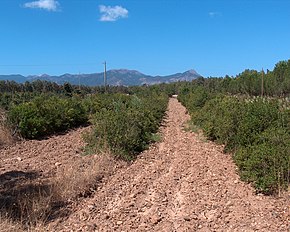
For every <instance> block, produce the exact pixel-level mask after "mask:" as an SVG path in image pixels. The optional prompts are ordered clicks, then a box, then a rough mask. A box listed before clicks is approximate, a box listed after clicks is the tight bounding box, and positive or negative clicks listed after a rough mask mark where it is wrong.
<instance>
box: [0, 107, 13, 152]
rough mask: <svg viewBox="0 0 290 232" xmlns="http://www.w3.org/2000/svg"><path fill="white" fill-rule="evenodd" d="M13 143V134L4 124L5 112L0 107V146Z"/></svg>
mask: <svg viewBox="0 0 290 232" xmlns="http://www.w3.org/2000/svg"><path fill="white" fill-rule="evenodd" d="M12 143H13V136H12V134H11V131H10V129H9V128H8V126H7V124H6V114H5V112H4V111H3V110H1V109H0V147H1V146H4V145H10V144H12Z"/></svg>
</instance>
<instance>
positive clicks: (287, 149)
mask: <svg viewBox="0 0 290 232" xmlns="http://www.w3.org/2000/svg"><path fill="white" fill-rule="evenodd" d="M197 90H198V89H197ZM204 91H205V90H204ZM201 92H202V91H200V90H198V91H197V92H194V91H192V92H190V94H188V95H187V96H184V95H183V96H180V99H181V100H182V101H183V102H185V105H187V107H188V105H191V107H190V106H189V107H188V109H189V110H190V113H191V115H192V121H193V122H194V123H195V124H197V125H199V126H200V127H201V128H202V129H203V130H204V132H205V134H206V136H207V137H208V138H209V139H211V140H214V141H217V142H219V143H223V144H225V150H226V151H233V152H234V160H235V162H236V164H237V165H238V167H239V170H240V174H241V177H242V179H244V180H247V181H250V182H252V183H254V186H255V187H256V188H257V190H258V191H261V192H264V193H274V192H276V191H280V190H281V189H282V188H285V187H287V185H288V184H289V179H290V176H289V175H290V155H289V154H290V127H289V125H290V117H289V108H287V107H289V103H287V102H284V103H283V104H282V103H281V102H279V101H278V100H274V99H267V98H245V99H243V98H241V97H230V96H224V95H216V96H215V97H211V98H208V95H204V96H205V97H204V98H203V100H205V104H204V106H203V107H197V106H199V103H200V102H203V100H201V99H200V96H201ZM194 95H196V96H195V97H194ZM211 96H213V95H211Z"/></svg>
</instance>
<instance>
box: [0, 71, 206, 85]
mask: <svg viewBox="0 0 290 232" xmlns="http://www.w3.org/2000/svg"><path fill="white" fill-rule="evenodd" d="M106 74H107V84H108V85H112V86H118V85H124V86H133V85H144V84H146V85H153V84H160V83H171V82H178V81H192V80H193V79H196V78H198V77H200V76H201V75H200V74H198V73H197V72H196V71H195V70H194V69H190V70H188V71H185V72H183V73H175V74H172V75H166V76H151V75H146V74H143V73H141V72H139V71H137V70H129V69H111V70H108V71H107V73H106ZM0 80H9V81H16V82H18V83H24V82H26V81H29V82H32V81H36V80H42V81H51V82H55V83H57V84H64V83H66V82H69V83H71V84H74V85H79V84H81V85H88V86H96V85H103V84H104V72H101V73H91V74H70V73H65V74H62V75H59V76H55V75H48V74H42V75H28V76H22V75H20V74H12V75H0Z"/></svg>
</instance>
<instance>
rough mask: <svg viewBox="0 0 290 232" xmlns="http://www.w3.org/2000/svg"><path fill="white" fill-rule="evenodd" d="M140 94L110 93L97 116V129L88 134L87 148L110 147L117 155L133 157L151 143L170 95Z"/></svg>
mask: <svg viewBox="0 0 290 232" xmlns="http://www.w3.org/2000/svg"><path fill="white" fill-rule="evenodd" d="M138 95H139V96H137V95H134V96H126V95H121V94H116V95H106V99H103V101H102V105H101V108H100V110H99V111H96V112H95V114H94V116H93V120H92V121H93V126H94V129H93V133H92V134H91V135H90V136H86V141H87V142H88V147H89V148H87V150H92V149H94V148H95V149H96V150H104V149H109V150H110V151H111V152H112V153H113V154H114V155H115V156H117V157H119V158H122V159H125V160H131V159H133V158H134V157H135V156H136V154H138V153H139V152H141V151H142V150H144V149H145V148H146V147H147V145H148V143H150V142H151V141H152V140H153V139H154V137H152V134H153V133H155V132H156V131H157V129H158V127H159V124H160V122H161V120H162V117H163V115H164V113H165V110H166V107H167V100H168V97H167V96H166V95H164V94H159V95H157V94H154V93H152V94H151V95H150V96H147V93H146V94H145V93H144V92H143V93H142V94H141V93H139V94H138ZM141 95H143V96H141Z"/></svg>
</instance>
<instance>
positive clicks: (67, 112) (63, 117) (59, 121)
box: [8, 96, 88, 139]
mask: <svg viewBox="0 0 290 232" xmlns="http://www.w3.org/2000/svg"><path fill="white" fill-rule="evenodd" d="M8 118H9V121H10V123H11V124H12V126H14V127H17V129H18V131H19V133H20V134H21V136H23V137H24V138H29V139H35V138H39V137H42V136H46V135H50V134H53V133H56V132H60V131H64V130H67V129H69V128H72V127H76V126H79V125H81V124H84V123H86V122H87V121H88V115H87V112H86V110H85V107H84V106H83V104H82V102H81V101H80V99H78V98H58V97H57V96H51V97H48V98H46V97H36V98H34V99H33V100H31V101H29V102H25V103H22V104H19V105H13V106H12V107H11V109H10V110H9V113H8Z"/></svg>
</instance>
